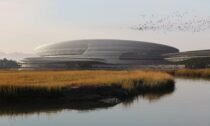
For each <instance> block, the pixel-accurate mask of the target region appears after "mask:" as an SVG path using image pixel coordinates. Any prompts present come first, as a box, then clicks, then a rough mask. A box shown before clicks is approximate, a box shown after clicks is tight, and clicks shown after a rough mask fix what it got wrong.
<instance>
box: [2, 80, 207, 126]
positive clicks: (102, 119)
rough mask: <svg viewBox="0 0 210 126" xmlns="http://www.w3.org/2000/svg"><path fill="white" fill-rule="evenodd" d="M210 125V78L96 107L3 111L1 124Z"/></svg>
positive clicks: (4, 125) (100, 125) (23, 125)
mask: <svg viewBox="0 0 210 126" xmlns="http://www.w3.org/2000/svg"><path fill="white" fill-rule="evenodd" d="M46 125H49V126H70V125H72V126H112V125H115V126H139V125H144V126H169V125H170V126H209V125H210V81H205V80H186V79H176V89H175V91H174V92H172V93H170V94H166V95H163V96H145V97H142V96H140V97H138V98H136V99H135V100H131V101H130V102H127V103H121V104H118V105H115V106H111V107H106V108H103V107H102V108H98V109H94V110H85V109H84V110H82V111H81V110H74V109H55V110H54V109H52V110H46V111H45V110H44V109H42V110H39V109H37V110H36V109H35V110H33V111H31V112H30V111H29V112H27V113H21V111H18V112H17V113H13V112H6V113H5V112H1V111H0V126H46Z"/></svg>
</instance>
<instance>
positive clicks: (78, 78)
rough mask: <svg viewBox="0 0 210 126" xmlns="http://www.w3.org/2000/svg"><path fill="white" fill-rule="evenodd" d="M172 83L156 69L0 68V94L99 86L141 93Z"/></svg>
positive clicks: (45, 93)
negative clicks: (31, 69) (41, 69)
mask: <svg viewBox="0 0 210 126" xmlns="http://www.w3.org/2000/svg"><path fill="white" fill-rule="evenodd" d="M172 83H173V77H172V76H170V75H169V74H166V73H162V72H157V71H156V72H155V71H103V70H95V71H88V70H79V71H0V97H5V98H10V97H11V98H12V97H14V96H16V97H29V96H37V97H42V96H46V97H51V96H52V97H55V96H59V95H62V91H63V90H64V89H68V88H78V87H103V86H105V87H112V86H115V87H118V88H120V89H123V90H126V91H128V92H134V91H137V89H138V90H141V91H144V92H145V91H146V90H153V89H154V90H159V89H160V90H161V89H164V88H165V87H166V88H167V87H170V86H171V84H172Z"/></svg>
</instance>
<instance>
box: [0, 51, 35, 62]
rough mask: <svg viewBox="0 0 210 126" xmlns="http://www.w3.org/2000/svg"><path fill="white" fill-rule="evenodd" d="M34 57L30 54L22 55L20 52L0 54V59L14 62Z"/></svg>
mask: <svg viewBox="0 0 210 126" xmlns="http://www.w3.org/2000/svg"><path fill="white" fill-rule="evenodd" d="M34 56H36V55H35V54H32V53H31V54H30V53H22V52H13V53H5V52H0V59H3V58H7V59H11V60H16V61H20V60H22V59H24V58H27V57H34Z"/></svg>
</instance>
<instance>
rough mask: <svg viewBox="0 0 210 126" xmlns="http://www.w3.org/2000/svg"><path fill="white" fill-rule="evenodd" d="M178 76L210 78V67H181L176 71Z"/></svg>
mask: <svg viewBox="0 0 210 126" xmlns="http://www.w3.org/2000/svg"><path fill="white" fill-rule="evenodd" d="M175 75H176V76H180V77H191V78H206V79H209V78H210V69H181V70H177V71H175Z"/></svg>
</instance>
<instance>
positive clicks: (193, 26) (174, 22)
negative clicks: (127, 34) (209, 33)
mask: <svg viewBox="0 0 210 126" xmlns="http://www.w3.org/2000/svg"><path fill="white" fill-rule="evenodd" d="M140 17H141V23H140V24H139V25H137V26H133V27H131V29H134V30H139V31H160V30H161V31H182V32H202V31H206V30H210V16H193V15H191V14H190V13H188V12H185V13H180V12H178V11H176V12H174V13H173V14H171V15H168V16H157V15H151V16H147V15H140Z"/></svg>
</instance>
